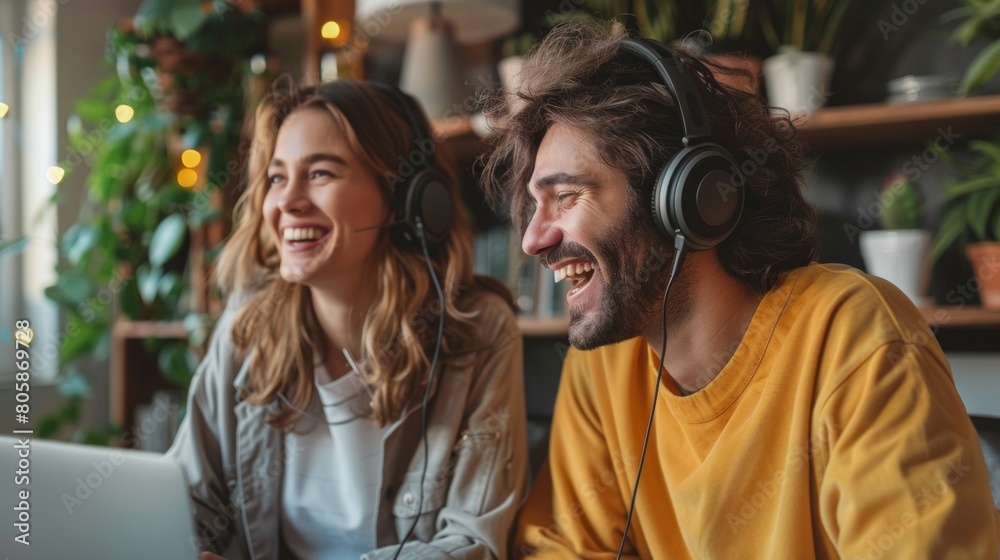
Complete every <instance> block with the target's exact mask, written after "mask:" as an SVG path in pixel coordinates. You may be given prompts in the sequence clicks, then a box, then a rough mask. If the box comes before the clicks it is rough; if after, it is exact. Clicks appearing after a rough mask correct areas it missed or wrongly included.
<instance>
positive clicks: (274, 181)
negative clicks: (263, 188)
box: [267, 175, 285, 185]
mask: <svg viewBox="0 0 1000 560" xmlns="http://www.w3.org/2000/svg"><path fill="white" fill-rule="evenodd" d="M284 180H285V178H284V177H283V176H281V175H271V176H270V177H268V178H267V184H268V185H276V184H278V183H280V182H282V181H284Z"/></svg>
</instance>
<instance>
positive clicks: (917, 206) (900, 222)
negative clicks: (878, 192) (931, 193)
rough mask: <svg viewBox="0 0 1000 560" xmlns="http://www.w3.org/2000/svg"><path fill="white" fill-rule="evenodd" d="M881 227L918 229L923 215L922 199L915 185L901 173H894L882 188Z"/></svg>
mask: <svg viewBox="0 0 1000 560" xmlns="http://www.w3.org/2000/svg"><path fill="white" fill-rule="evenodd" d="M881 202H882V206H883V214H882V227H884V228H885V229H919V228H920V226H921V224H922V222H923V217H924V201H923V197H922V196H921V195H920V190H919V189H918V188H917V185H916V184H915V183H914V182H913V181H911V180H910V179H908V178H907V177H906V176H904V175H903V174H901V173H898V174H895V175H893V176H892V177H890V178H889V180H888V181H886V183H885V188H884V189H883V190H882V199H881Z"/></svg>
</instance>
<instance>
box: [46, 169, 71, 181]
mask: <svg viewBox="0 0 1000 560" xmlns="http://www.w3.org/2000/svg"><path fill="white" fill-rule="evenodd" d="M65 176H66V170H65V169H63V168H62V167H59V166H58V165H53V166H52V167H49V168H48V169H46V170H45V178H46V179H48V180H49V182H50V183H52V184H53V185H58V184H59V183H60V182H61V181H62V180H63V177H65Z"/></svg>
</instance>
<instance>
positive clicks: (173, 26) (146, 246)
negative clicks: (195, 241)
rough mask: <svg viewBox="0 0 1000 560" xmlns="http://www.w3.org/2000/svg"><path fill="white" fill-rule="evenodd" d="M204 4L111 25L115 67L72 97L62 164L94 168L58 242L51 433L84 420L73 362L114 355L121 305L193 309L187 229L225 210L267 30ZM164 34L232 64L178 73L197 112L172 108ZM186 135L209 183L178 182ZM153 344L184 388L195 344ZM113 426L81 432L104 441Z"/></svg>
mask: <svg viewBox="0 0 1000 560" xmlns="http://www.w3.org/2000/svg"><path fill="white" fill-rule="evenodd" d="M202 4H203V3H202V2H201V1H200V0H196V1H195V0H182V1H176V2H175V1H165V0H147V1H146V2H144V3H143V4H142V6H141V7H140V8H139V13H138V14H137V16H136V22H135V29H129V28H128V27H115V28H113V29H111V30H110V31H109V33H108V45H107V51H106V54H107V59H108V61H109V63H110V64H111V65H113V67H114V71H113V72H110V73H109V75H108V76H106V77H104V78H103V79H101V80H100V81H99V82H98V83H97V84H96V85H95V86H94V87H93V88H92V90H91V91H90V93H89V94H88V95H87V96H86V97H84V98H83V99H80V100H79V101H78V102H77V103H76V106H75V114H74V115H73V116H72V117H71V118H70V119H69V122H68V123H67V128H68V138H69V147H68V150H67V155H66V157H65V160H64V162H63V163H62V167H63V168H65V169H66V170H67V171H68V172H82V171H83V170H84V169H86V168H88V167H89V174H88V175H87V178H86V197H85V201H84V203H83V204H82V206H81V208H80V216H79V219H78V220H77V222H76V224H75V225H73V226H72V227H71V228H70V229H69V230H68V231H67V232H66V234H65V235H64V236H63V237H62V238H61V239H60V241H59V253H60V261H59V263H58V265H57V268H56V272H57V280H56V283H55V284H54V285H52V286H49V287H48V288H46V290H45V293H46V296H47V297H48V298H50V299H51V300H53V301H54V302H56V303H57V304H58V305H59V306H60V307H61V308H62V310H63V311H64V315H65V319H66V325H67V328H66V333H65V334H66V336H65V337H64V340H65V342H64V343H63V344H62V346H61V348H60V361H61V362H62V364H63V368H62V373H61V375H60V379H61V381H60V389H61V391H62V392H63V396H64V397H65V399H66V400H65V401H64V403H63V406H62V408H61V409H59V410H58V411H57V412H56V413H54V414H53V415H51V416H49V417H47V418H45V419H43V420H42V421H41V424H40V427H39V434H40V435H41V436H43V437H46V436H53V435H55V434H56V433H58V432H59V431H60V430H61V428H62V427H63V426H65V425H72V424H75V423H76V422H77V420H78V418H79V416H80V412H81V406H82V404H83V402H84V401H85V399H86V398H87V396H88V393H89V388H88V387H87V382H86V379H85V378H84V377H83V376H82V375H79V373H78V371H77V369H76V366H75V364H76V363H77V362H79V361H81V360H87V359H94V360H102V361H103V360H106V359H107V358H108V353H109V351H108V349H109V346H110V333H111V331H112V327H113V321H114V313H113V312H114V311H115V308H117V310H118V312H120V314H121V315H122V316H124V317H126V318H128V319H132V320H152V321H174V320H180V319H183V318H184V317H185V316H186V315H187V310H186V305H185V304H186V301H187V300H188V299H189V293H188V292H189V288H190V286H189V280H188V276H189V275H188V266H189V263H188V250H187V249H188V246H189V244H190V233H189V232H190V230H191V228H192V227H196V226H199V225H204V224H207V223H209V222H211V221H212V220H214V219H217V218H218V214H217V213H212V212H210V211H206V210H205V208H206V207H210V204H207V198H208V197H209V196H211V194H210V193H213V192H215V191H218V190H219V189H221V188H224V187H226V186H227V182H228V181H229V179H230V177H229V174H228V173H227V164H228V162H229V158H230V157H231V156H232V155H233V154H234V153H235V152H236V147H237V145H238V142H239V140H240V130H241V127H242V117H243V114H244V99H243V88H242V79H243V75H244V69H245V61H246V60H247V59H248V58H249V56H250V55H251V54H253V50H254V49H255V48H256V45H257V42H258V41H259V38H260V35H261V33H260V21H259V17H258V16H257V14H253V13H240V12H235V11H233V10H231V8H229V7H228V5H227V4H226V3H225V2H221V3H220V2H214V3H213V9H212V10H208V11H206V10H203V9H202ZM195 8H197V9H195ZM166 34H169V35H172V36H174V37H176V38H178V39H183V40H184V45H183V46H184V47H185V48H186V49H188V50H189V51H193V52H195V53H200V55H211V56H212V57H215V58H214V60H215V61H222V62H224V63H225V64H224V65H223V66H219V65H218V64H216V65H214V66H213V67H212V68H213V69H214V70H216V71H217V70H218V69H219V68H220V67H221V68H224V69H225V71H226V72H225V73H223V74H222V75H215V76H210V77H206V76H199V75H197V74H194V75H185V76H173V78H174V79H173V80H172V83H173V86H174V87H176V88H178V89H179V90H183V89H185V88H194V89H195V91H197V92H198V95H197V99H198V103H199V106H198V109H199V111H198V112H197V113H194V114H177V113H172V112H170V111H168V110H166V108H165V105H166V104H165V103H164V100H165V97H166V96H167V95H168V93H169V92H166V91H165V90H164V88H163V87H162V84H163V81H164V73H165V72H164V70H163V68H162V67H161V66H160V65H159V64H158V61H157V60H156V59H155V58H154V53H153V52H152V49H151V48H150V41H152V40H155V39H156V38H157V36H163V35H166ZM196 56H197V55H196ZM216 73H217V72H216ZM120 106H127V108H130V109H131V118H130V119H126V118H120V117H121V114H120V113H119V112H118V111H121V109H120V108H119V107H120ZM125 116H127V114H126V115H125ZM121 121H125V122H121ZM178 137H179V138H180V139H181V142H182V144H183V148H185V149H188V148H189V149H197V150H199V151H201V152H205V151H207V152H208V153H209V154H210V155H209V159H208V162H207V163H206V166H205V168H204V170H203V172H202V171H201V170H200V172H201V174H202V176H203V183H204V184H203V186H201V185H199V187H198V188H184V187H182V186H181V185H180V184H178V182H177V171H178V170H179V167H180V164H179V163H178V162H176V161H172V160H173V159H175V157H172V156H171V153H172V152H171V150H170V149H168V148H169V147H170V146H171V142H175V143H176V139H177V138H178ZM174 151H176V150H174ZM63 184H64V185H65V184H66V182H65V181H64V182H63ZM148 346H149V347H150V349H151V350H153V351H156V352H158V354H159V365H160V367H161V369H162V371H163V372H164V374H165V375H166V376H167V377H168V378H170V379H171V380H173V381H174V382H175V383H176V384H177V385H178V386H180V387H183V388H186V385H187V384H188V382H189V381H190V378H191V377H192V376H193V372H194V365H195V360H194V354H193V352H192V350H191V348H189V347H188V342H187V341H163V340H159V341H152V340H151V341H148ZM112 431H113V429H112V430H110V431H107V433H103V432H102V433H96V434H95V433H89V434H83V435H81V434H77V438H78V439H80V438H81V437H82V438H83V439H87V440H90V441H99V440H101V439H104V440H106V439H107V437H108V435H109V434H110V433H111V432H112Z"/></svg>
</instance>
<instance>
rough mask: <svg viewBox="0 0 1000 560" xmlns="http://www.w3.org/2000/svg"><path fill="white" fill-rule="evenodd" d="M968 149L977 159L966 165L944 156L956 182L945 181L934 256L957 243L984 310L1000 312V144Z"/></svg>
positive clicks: (977, 143) (978, 143) (978, 142)
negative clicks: (943, 209)
mask: <svg viewBox="0 0 1000 560" xmlns="http://www.w3.org/2000/svg"><path fill="white" fill-rule="evenodd" d="M969 148H970V149H971V150H972V152H973V154H974V156H973V160H972V161H971V162H969V163H966V164H959V163H957V162H956V161H955V159H954V158H952V157H950V156H947V154H944V155H945V156H946V157H944V158H943V159H945V160H946V161H947V162H948V163H949V164H950V166H951V167H952V168H953V169H954V170H955V171H956V173H957V178H954V179H950V180H947V181H945V188H946V189H947V201H946V203H945V208H946V210H945V214H944V217H943V218H942V219H941V225H940V228H939V230H938V234H937V238H936V239H935V241H934V246H933V248H932V249H931V256H932V257H933V258H934V259H937V258H938V257H940V256H941V255H942V254H943V253H944V252H945V250H946V249H948V248H949V247H950V246H951V245H952V244H954V243H956V242H957V243H958V245H959V247H960V248H964V249H965V252H966V254H967V256H968V258H969V261H970V262H971V263H972V269H973V272H974V273H975V275H976V279H977V281H978V283H979V299H980V301H981V302H982V304H983V307H985V308H987V309H1000V140H996V141H992V142H988V141H984V140H973V141H971V142H969Z"/></svg>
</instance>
